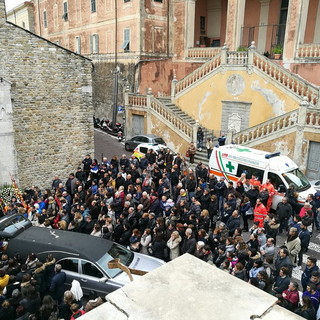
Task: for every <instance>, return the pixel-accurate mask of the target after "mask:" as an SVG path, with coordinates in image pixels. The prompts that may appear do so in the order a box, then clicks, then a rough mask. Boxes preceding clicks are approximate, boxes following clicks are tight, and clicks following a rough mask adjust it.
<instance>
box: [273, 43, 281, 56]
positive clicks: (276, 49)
mask: <svg viewBox="0 0 320 320" xmlns="http://www.w3.org/2000/svg"><path fill="white" fill-rule="evenodd" d="M282 51H283V48H282V45H280V44H277V45H276V46H275V47H274V48H273V49H272V52H273V53H275V54H281V53H282Z"/></svg>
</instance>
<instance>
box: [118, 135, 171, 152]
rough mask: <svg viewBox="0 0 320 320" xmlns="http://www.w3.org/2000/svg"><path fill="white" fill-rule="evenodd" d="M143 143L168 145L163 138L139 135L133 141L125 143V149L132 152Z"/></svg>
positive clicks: (129, 140)
mask: <svg viewBox="0 0 320 320" xmlns="http://www.w3.org/2000/svg"><path fill="white" fill-rule="evenodd" d="M141 143H152V144H163V145H166V143H165V142H164V141H163V139H162V138H161V137H158V136H156V135H154V134H139V135H137V136H133V137H132V138H131V139H128V140H127V141H126V142H125V144H124V147H125V149H126V150H127V151H132V150H134V148H135V147H136V146H137V145H139V144H141Z"/></svg>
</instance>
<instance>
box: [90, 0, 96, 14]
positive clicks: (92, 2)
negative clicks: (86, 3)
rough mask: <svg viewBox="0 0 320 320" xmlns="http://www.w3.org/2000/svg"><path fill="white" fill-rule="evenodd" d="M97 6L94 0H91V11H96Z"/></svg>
mask: <svg viewBox="0 0 320 320" xmlns="http://www.w3.org/2000/svg"><path fill="white" fill-rule="evenodd" d="M96 11H97V7H96V0H91V12H92V13H93V12H96Z"/></svg>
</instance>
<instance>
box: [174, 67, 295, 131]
mask: <svg viewBox="0 0 320 320" xmlns="http://www.w3.org/2000/svg"><path fill="white" fill-rule="evenodd" d="M234 74H239V75H241V77H242V78H243V81H244V90H243V93H242V94H240V95H238V96H233V95H231V94H230V93H229V92H228V90H227V81H228V78H229V77H230V76H232V75H234ZM222 101H237V102H241V101H243V102H250V103H252V106H251V112H250V119H249V125H250V126H254V125H257V124H259V123H261V122H263V121H266V120H268V119H270V118H272V117H275V116H278V115H281V114H283V113H285V112H289V111H291V110H294V109H297V108H298V106H299V104H298V102H297V101H296V100H295V99H294V98H292V97H291V96H290V95H288V94H287V91H285V90H283V91H282V90H281V89H280V88H279V87H277V86H275V85H273V84H272V82H269V81H265V80H264V79H263V78H261V77H260V76H258V75H257V74H254V73H253V74H251V75H250V74H248V73H247V72H246V71H225V72H224V73H218V74H216V75H214V76H211V77H209V78H208V79H207V80H205V81H203V82H202V83H200V84H198V86H195V87H193V88H192V89H190V90H189V91H188V92H186V93H184V94H183V95H182V96H181V97H178V98H177V99H176V104H177V105H178V106H179V107H180V108H181V109H182V110H184V111H185V112H186V113H187V114H189V115H190V116H191V117H193V118H194V119H197V120H199V122H200V124H201V125H203V126H204V127H206V128H208V129H211V130H220V128H221V116H222Z"/></svg>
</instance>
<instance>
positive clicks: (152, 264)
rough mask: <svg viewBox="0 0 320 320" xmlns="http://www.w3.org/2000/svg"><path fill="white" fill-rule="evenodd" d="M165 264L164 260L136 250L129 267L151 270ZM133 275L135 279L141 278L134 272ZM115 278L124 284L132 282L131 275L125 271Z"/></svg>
mask: <svg viewBox="0 0 320 320" xmlns="http://www.w3.org/2000/svg"><path fill="white" fill-rule="evenodd" d="M164 264H165V262H164V261H163V260H160V259H157V258H154V257H150V256H147V255H145V254H142V253H136V252H135V253H134V258H133V260H132V262H131V264H130V265H129V268H131V269H135V270H142V271H147V272H150V271H152V270H154V269H156V268H159V267H161V266H162V265H164ZM132 277H133V280H135V279H139V277H140V276H139V275H135V274H133V275H132ZM113 280H116V281H117V283H119V284H123V285H125V284H127V283H130V279H129V276H128V275H127V274H126V273H125V272H121V273H119V274H118V275H117V276H116V277H115V278H113Z"/></svg>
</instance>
